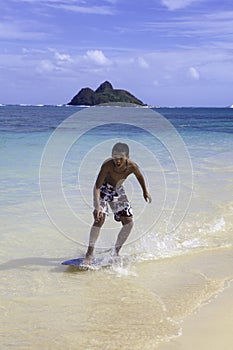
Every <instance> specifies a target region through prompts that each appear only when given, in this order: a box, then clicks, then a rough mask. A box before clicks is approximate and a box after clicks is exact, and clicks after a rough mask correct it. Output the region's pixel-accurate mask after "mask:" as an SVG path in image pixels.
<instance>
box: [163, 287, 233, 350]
mask: <svg viewBox="0 0 233 350" xmlns="http://www.w3.org/2000/svg"><path fill="white" fill-rule="evenodd" d="M232 327H233V284H232V283H231V285H230V286H229V287H228V288H226V289H225V290H224V291H223V292H222V293H221V294H220V295H218V297H217V298H215V299H214V300H212V301H211V302H210V303H209V304H207V305H205V306H203V308H202V309H200V310H199V311H197V312H196V313H195V314H194V315H192V316H190V317H189V318H188V319H187V320H186V321H185V322H184V323H183V333H182V335H181V336H180V337H178V338H176V339H174V340H172V341H171V342H169V343H167V344H162V345H160V346H159V347H158V349H159V350H188V349H199V350H210V349H211V350H221V349H224V350H232V348H233V333H232Z"/></svg>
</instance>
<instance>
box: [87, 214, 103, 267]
mask: <svg viewBox="0 0 233 350" xmlns="http://www.w3.org/2000/svg"><path fill="white" fill-rule="evenodd" d="M104 221H105V214H104V213H103V215H102V217H101V219H100V220H99V221H98V222H96V221H95V222H94V224H93V225H92V227H91V231H90V238H89V245H88V248H87V252H86V257H85V262H91V259H92V257H93V253H94V249H95V243H96V241H97V239H98V237H99V233H100V229H101V227H102V226H103V224H104Z"/></svg>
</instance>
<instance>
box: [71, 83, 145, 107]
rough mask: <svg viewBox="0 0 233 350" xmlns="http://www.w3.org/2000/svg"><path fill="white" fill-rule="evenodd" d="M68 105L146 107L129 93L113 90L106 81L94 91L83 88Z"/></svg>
mask: <svg viewBox="0 0 233 350" xmlns="http://www.w3.org/2000/svg"><path fill="white" fill-rule="evenodd" d="M68 105H72V106H77V105H83V106H96V105H121V106H124V105H136V106H146V104H144V103H143V102H142V101H140V100H139V99H138V98H136V97H135V96H133V95H132V94H131V93H130V92H128V91H126V90H122V89H113V87H112V84H111V83H109V82H108V81H105V82H104V83H102V84H101V85H100V86H99V87H98V88H97V89H96V90H95V91H94V90H92V89H90V88H89V87H87V88H83V89H81V90H80V91H79V93H78V94H77V95H75V96H74V97H73V98H72V100H71V101H70V102H69V103H68Z"/></svg>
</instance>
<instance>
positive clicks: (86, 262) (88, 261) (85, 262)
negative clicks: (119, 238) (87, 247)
mask: <svg viewBox="0 0 233 350" xmlns="http://www.w3.org/2000/svg"><path fill="white" fill-rule="evenodd" d="M92 258H93V257H92V256H86V257H85V258H84V259H83V262H82V265H91V264H92Z"/></svg>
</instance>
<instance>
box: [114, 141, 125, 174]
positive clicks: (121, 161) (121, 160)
mask: <svg viewBox="0 0 233 350" xmlns="http://www.w3.org/2000/svg"><path fill="white" fill-rule="evenodd" d="M112 158H113V162H114V164H115V166H117V167H118V168H119V169H120V168H122V167H124V166H125V164H127V163H126V162H127V159H128V158H129V147H128V145H126V143H121V142H118V143H116V144H115V145H114V146H113V149H112Z"/></svg>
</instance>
